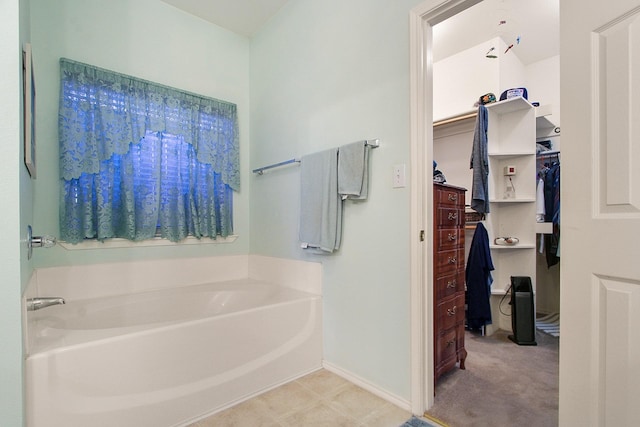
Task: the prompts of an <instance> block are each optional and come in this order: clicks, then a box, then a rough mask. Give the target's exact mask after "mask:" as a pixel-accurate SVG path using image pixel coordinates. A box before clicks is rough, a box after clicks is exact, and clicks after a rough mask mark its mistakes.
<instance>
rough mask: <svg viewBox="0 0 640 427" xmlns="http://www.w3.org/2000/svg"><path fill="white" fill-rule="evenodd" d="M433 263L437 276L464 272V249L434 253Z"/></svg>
mask: <svg viewBox="0 0 640 427" xmlns="http://www.w3.org/2000/svg"><path fill="white" fill-rule="evenodd" d="M433 263H434V268H435V271H437V272H438V275H443V274H449V273H451V272H454V271H458V270H464V248H458V249H452V250H449V251H439V252H436V254H435V256H434V262H433Z"/></svg>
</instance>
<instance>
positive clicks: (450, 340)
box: [435, 329, 458, 371]
mask: <svg viewBox="0 0 640 427" xmlns="http://www.w3.org/2000/svg"><path fill="white" fill-rule="evenodd" d="M457 348H458V337H457V333H456V330H455V329H451V330H449V331H447V332H446V333H444V334H441V335H439V336H437V337H436V348H435V354H436V360H435V365H436V369H440V370H441V371H447V370H449V369H451V368H452V367H453V365H455V364H456V360H457V358H458V356H457Z"/></svg>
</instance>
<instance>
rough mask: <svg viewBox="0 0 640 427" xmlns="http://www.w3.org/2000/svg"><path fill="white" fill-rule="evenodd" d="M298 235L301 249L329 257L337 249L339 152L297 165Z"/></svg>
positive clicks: (306, 158)
mask: <svg viewBox="0 0 640 427" xmlns="http://www.w3.org/2000/svg"><path fill="white" fill-rule="evenodd" d="M300 190H301V194H300V232H299V238H300V242H302V247H303V248H304V249H310V250H311V251H312V252H318V253H331V252H333V251H335V250H337V249H338V248H340V241H341V238H342V236H341V234H342V200H341V199H340V196H339V195H338V149H337V148H332V149H330V150H325V151H321V152H319V153H314V154H309V155H306V156H303V157H302V159H301V161H300Z"/></svg>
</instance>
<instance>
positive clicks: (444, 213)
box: [434, 207, 464, 228]
mask: <svg viewBox="0 0 640 427" xmlns="http://www.w3.org/2000/svg"><path fill="white" fill-rule="evenodd" d="M434 221H435V224H436V227H438V228H457V227H462V226H463V225H464V209H459V208H453V207H442V208H438V209H437V210H436V217H435V220H434Z"/></svg>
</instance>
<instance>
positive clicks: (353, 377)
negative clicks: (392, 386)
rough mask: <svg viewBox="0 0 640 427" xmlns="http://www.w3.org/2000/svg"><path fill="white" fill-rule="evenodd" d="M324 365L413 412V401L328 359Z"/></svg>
mask: <svg viewBox="0 0 640 427" xmlns="http://www.w3.org/2000/svg"><path fill="white" fill-rule="evenodd" d="M322 367H323V368H325V369H326V370H327V371H329V372H333V373H334V374H336V375H338V376H340V377H342V378H344V379H345V380H347V381H349V382H351V383H353V384H355V385H357V386H358V387H362V388H363V389H365V390H367V391H368V392H369V393H372V394H375V395H376V396H378V397H379V398H381V399H384V400H386V401H387V402H389V403H393V404H394V405H396V406H398V407H399V408H402V409H404V410H405V411H409V412H411V402H409V401H407V400H405V399H403V398H401V397H398V396H396V395H394V394H392V393H389V392H388V391H386V390H383V389H381V388H379V387H378V386H375V385H373V384H371V383H370V382H368V381H366V380H364V379H362V378H360V377H359V376H357V375H355V374H353V373H351V372H348V371H345V370H344V369H342V368H340V367H338V366H336V365H333V364H332V363H330V362H327V361H326V360H323V361H322Z"/></svg>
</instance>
